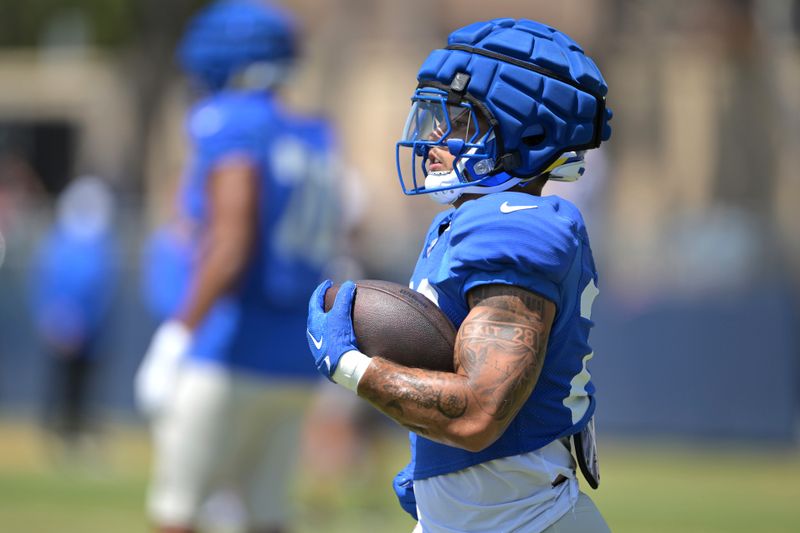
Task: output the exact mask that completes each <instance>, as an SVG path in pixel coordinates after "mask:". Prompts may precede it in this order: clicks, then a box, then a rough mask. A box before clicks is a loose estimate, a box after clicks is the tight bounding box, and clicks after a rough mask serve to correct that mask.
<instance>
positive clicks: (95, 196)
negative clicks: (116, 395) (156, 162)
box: [30, 176, 118, 447]
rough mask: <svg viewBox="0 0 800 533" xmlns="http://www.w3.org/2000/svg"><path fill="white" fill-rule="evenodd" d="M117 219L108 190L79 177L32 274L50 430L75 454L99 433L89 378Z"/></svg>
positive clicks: (112, 276) (107, 300)
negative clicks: (46, 365)
mask: <svg viewBox="0 0 800 533" xmlns="http://www.w3.org/2000/svg"><path fill="white" fill-rule="evenodd" d="M113 216H114V202H113V198H112V195H111V191H110V189H109V187H108V185H106V184H105V183H104V182H103V181H102V180H101V179H99V178H96V177H91V176H84V177H80V178H77V179H76V180H74V181H73V182H72V183H71V184H70V185H69V186H68V187H67V188H66V189H65V190H64V192H63V193H62V194H61V196H60V197H59V199H58V202H57V205H56V220H55V223H54V224H53V226H52V228H51V229H50V230H49V231H48V233H47V235H45V237H44V239H43V240H42V241H41V243H39V246H38V250H37V252H36V255H35V258H34V262H33V265H32V270H31V279H30V287H31V300H32V307H33V312H34V321H35V325H36V329H37V331H38V333H39V336H40V338H41V339H42V342H43V343H44V345H45V347H46V350H47V352H48V354H49V355H50V357H49V363H50V368H49V378H48V382H47V386H46V392H45V414H46V423H47V427H49V428H51V429H53V430H54V432H55V434H56V435H58V436H59V437H60V438H61V439H62V441H63V442H64V444H66V445H69V446H70V447H74V446H75V445H78V444H80V442H81V440H83V437H85V436H88V435H89V434H90V433H91V431H92V430H93V429H94V428H92V424H91V422H92V421H91V413H90V410H89V395H90V388H91V378H92V372H93V370H94V368H95V366H96V362H97V358H98V356H99V354H98V340H99V337H100V334H101V332H102V327H103V324H104V321H105V318H106V315H107V313H108V310H109V308H110V305H111V301H112V297H113V294H114V288H115V285H116V281H117V274H118V268H117V262H116V254H115V253H116V249H115V248H116V245H115V238H114V234H113Z"/></svg>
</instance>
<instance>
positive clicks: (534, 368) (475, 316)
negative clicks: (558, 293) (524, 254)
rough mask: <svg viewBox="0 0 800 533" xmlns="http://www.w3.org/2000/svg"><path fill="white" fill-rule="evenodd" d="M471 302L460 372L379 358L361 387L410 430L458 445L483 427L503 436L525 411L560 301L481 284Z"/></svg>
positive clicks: (458, 351)
mask: <svg viewBox="0 0 800 533" xmlns="http://www.w3.org/2000/svg"><path fill="white" fill-rule="evenodd" d="M468 301H469V305H470V308H471V311H470V313H469V315H468V316H467V318H466V319H465V320H464V322H463V323H462V325H461V328H460V329H459V332H458V335H457V337H456V345H455V358H456V361H455V363H456V372H455V373H447V372H432V371H428V370H422V369H414V368H407V367H404V366H401V365H397V364H395V363H392V362H391V361H387V360H385V359H380V358H377V360H376V361H375V363H377V364H373V365H371V366H370V368H369V369H368V370H367V373H366V374H365V379H362V384H361V385H360V386H359V394H361V395H362V396H363V397H364V398H365V399H367V400H369V401H370V402H371V403H373V404H374V405H375V406H376V407H377V408H378V409H380V410H381V411H383V412H384V413H386V414H387V415H389V416H390V417H392V418H393V419H395V420H396V421H397V422H399V423H400V424H402V425H403V426H405V427H406V428H408V429H410V430H411V431H414V432H416V433H418V434H420V435H423V436H426V437H429V438H432V439H434V440H438V441H440V442H445V443H450V444H452V443H455V444H456V445H458V443H459V442H458V435H459V432H462V433H469V432H470V431H473V430H474V426H475V425H476V424H477V425H479V426H480V427H484V428H485V429H486V430H487V431H489V432H491V434H492V436H493V437H494V438H496V437H498V436H499V435H500V434H501V433H502V432H503V431H504V430H505V428H506V427H507V426H508V424H509V423H510V422H511V420H512V419H513V418H514V416H515V415H516V414H517V413H518V412H519V409H520V408H521V407H522V405H523V404H524V403H525V401H526V400H527V398H528V396H530V394H531V391H532V390H533V387H534V385H535V384H536V381H537V379H538V377H539V373H540V372H541V369H542V365H543V363H544V357H545V349H546V346H547V338H548V335H549V331H550V325H551V324H552V321H553V318H554V315H555V305H554V304H553V303H552V302H550V301H548V300H546V299H544V298H543V297H541V296H538V295H536V294H533V293H531V292H529V291H526V290H524V289H520V288H518V287H513V286H504V285H487V286H481V287H478V288H476V289H474V290H472V291H471V292H470V294H469V297H468ZM480 420H484V422H480ZM476 421H478V422H476ZM459 424H461V426H459ZM469 426H471V428H470V429H465V428H467V427H469ZM457 427H460V428H461V429H453V428H457Z"/></svg>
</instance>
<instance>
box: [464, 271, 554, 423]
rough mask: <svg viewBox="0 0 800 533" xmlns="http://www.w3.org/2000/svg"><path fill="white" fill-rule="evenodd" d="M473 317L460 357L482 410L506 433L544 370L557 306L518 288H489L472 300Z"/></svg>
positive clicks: (475, 292)
mask: <svg viewBox="0 0 800 533" xmlns="http://www.w3.org/2000/svg"><path fill="white" fill-rule="evenodd" d="M469 304H470V307H471V308H472V311H471V312H470V314H469V315H468V316H467V319H466V320H465V321H464V323H463V324H462V326H461V329H460V330H459V334H458V337H457V339H456V354H457V355H458V361H457V364H459V365H460V366H461V367H462V368H463V369H464V371H465V373H466V374H467V375H469V376H474V377H473V378H472V379H471V384H472V390H473V393H474V397H475V399H476V402H477V404H478V406H479V407H480V408H481V409H482V410H483V411H484V412H486V413H487V414H489V415H491V416H492V417H493V418H494V419H495V420H497V421H498V422H499V423H500V424H501V425H502V426H503V427H505V425H507V424H508V423H509V422H510V421H511V419H512V418H513V417H514V415H516V413H517V412H518V411H519V409H520V407H522V404H523V403H525V400H527V398H528V396H529V395H530V393H531V391H532V390H533V386H534V385H535V384H536V380H537V379H538V377H539V373H540V372H541V369H542V365H543V364H544V356H545V348H546V345H547V338H548V334H549V329H550V328H549V326H550V323H551V322H552V313H548V310H547V308H548V307H550V308H551V309H550V310H551V311H554V307H553V304H552V303H550V302H548V301H547V300H545V299H544V298H542V297H541V296H538V295H536V294H533V293H531V292H528V291H525V290H523V289H520V288H518V287H513V286H503V285H485V286H480V287H477V288H476V289H475V290H473V291H471V292H470V294H469Z"/></svg>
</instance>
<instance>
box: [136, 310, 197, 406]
mask: <svg viewBox="0 0 800 533" xmlns="http://www.w3.org/2000/svg"><path fill="white" fill-rule="evenodd" d="M191 339H192V334H191V332H190V331H189V328H187V327H186V326H185V325H184V324H182V323H181V322H178V321H175V320H171V321H168V322H164V323H163V324H162V325H161V326H159V328H158V329H157V330H156V332H155V334H154V335H153V340H152V341H150V346H149V348H148V349H147V352H146V353H145V355H144V358H143V359H142V363H141V364H140V365H139V369H138V370H137V372H136V376H135V378H134V395H135V399H136V404H137V406H138V407H139V409H140V410H141V411H142V412H143V413H144V414H145V415H147V416H150V417H155V416H157V415H158V414H159V413H161V412H162V411H163V409H164V407H165V406H166V403H167V400H168V399H169V396H170V394H171V392H172V390H174V387H175V379H176V377H177V372H178V369H179V368H180V364H181V361H182V359H183V356H184V355H185V354H186V351H187V349H188V348H189V344H190V343H191Z"/></svg>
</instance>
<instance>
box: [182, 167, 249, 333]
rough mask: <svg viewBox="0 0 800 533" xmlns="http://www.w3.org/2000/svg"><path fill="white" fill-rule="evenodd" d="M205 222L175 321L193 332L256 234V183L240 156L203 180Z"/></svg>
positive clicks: (231, 280)
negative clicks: (206, 198) (207, 212)
mask: <svg viewBox="0 0 800 533" xmlns="http://www.w3.org/2000/svg"><path fill="white" fill-rule="evenodd" d="M208 196H209V207H210V220H209V225H208V228H206V231H205V233H204V235H203V242H202V245H201V252H200V259H199V265H198V267H197V270H196V274H195V276H194V278H193V279H192V287H191V290H189V291H187V295H188V296H187V299H186V300H185V301H184V303H183V305H182V307H181V310H180V312H179V313H178V319H179V320H180V321H181V322H183V323H184V324H186V325H187V326H188V327H189V329H195V328H196V327H197V325H198V324H199V323H200V321H202V319H203V318H204V317H205V315H206V314H207V313H208V311H209V309H210V308H211V306H212V305H213V304H214V302H215V301H216V300H218V299H219V298H220V296H222V295H223V294H224V293H225V292H227V291H228V290H230V288H231V287H233V286H234V285H235V283H236V282H237V281H238V280H239V278H240V277H241V274H242V272H243V271H244V269H245V266H246V265H247V261H248V259H249V257H250V254H251V252H252V247H253V241H254V239H255V236H256V231H257V229H256V228H257V226H256V222H257V198H258V181H257V174H256V169H255V167H254V165H253V164H252V162H251V161H250V160H249V159H247V158H245V157H231V158H228V159H225V160H224V161H222V162H221V163H220V164H219V165H218V166H217V167H216V169H215V171H214V172H213V174H212V175H211V178H210V179H209V182H208Z"/></svg>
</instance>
